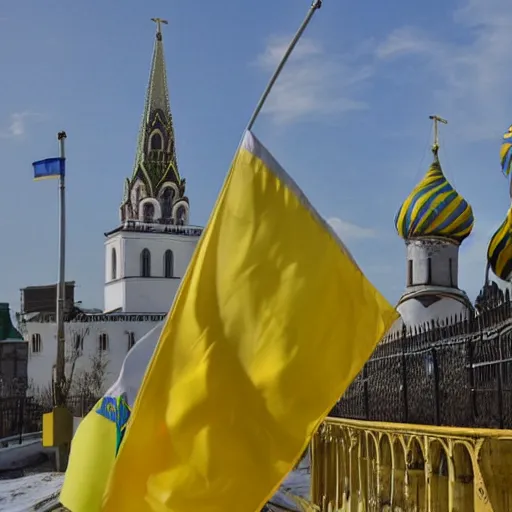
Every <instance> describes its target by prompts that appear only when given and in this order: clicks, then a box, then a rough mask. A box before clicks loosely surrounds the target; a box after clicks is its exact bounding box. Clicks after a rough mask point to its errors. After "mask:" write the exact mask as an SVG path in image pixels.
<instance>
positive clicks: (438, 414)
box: [430, 348, 441, 425]
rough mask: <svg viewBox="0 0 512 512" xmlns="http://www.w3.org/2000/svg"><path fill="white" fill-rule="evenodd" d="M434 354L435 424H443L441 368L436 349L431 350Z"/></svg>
mask: <svg viewBox="0 0 512 512" xmlns="http://www.w3.org/2000/svg"><path fill="white" fill-rule="evenodd" d="M430 353H431V354H432V375H433V380H434V400H435V409H434V412H435V422H436V425H440V424H441V408H440V404H439V366H438V364H437V352H436V349H435V348H431V349H430Z"/></svg>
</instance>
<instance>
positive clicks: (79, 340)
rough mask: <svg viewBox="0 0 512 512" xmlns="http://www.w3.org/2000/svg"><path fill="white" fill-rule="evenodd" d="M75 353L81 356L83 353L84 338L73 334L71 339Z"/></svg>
mask: <svg viewBox="0 0 512 512" xmlns="http://www.w3.org/2000/svg"><path fill="white" fill-rule="evenodd" d="M73 346H74V348H75V352H76V353H78V354H81V353H82V352H83V351H84V337H83V336H82V335H81V334H75V336H74V339H73Z"/></svg>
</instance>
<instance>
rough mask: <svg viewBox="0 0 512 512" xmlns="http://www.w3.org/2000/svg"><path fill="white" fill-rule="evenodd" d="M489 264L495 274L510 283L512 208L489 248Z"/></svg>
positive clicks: (511, 270) (511, 274) (511, 273)
mask: <svg viewBox="0 0 512 512" xmlns="http://www.w3.org/2000/svg"><path fill="white" fill-rule="evenodd" d="M487 262H488V263H489V266H490V267H491V270H492V271H493V272H494V274H495V275H496V276H497V277H499V278H500V279H503V280H504V281H510V280H511V278H512V208H511V209H510V210H509V211H508V213H507V217H506V219H505V220H504V221H503V222H502V223H501V226H500V227H499V228H498V229H497V231H496V233H494V235H493V236H492V238H491V241H490V242H489V247H488V248H487Z"/></svg>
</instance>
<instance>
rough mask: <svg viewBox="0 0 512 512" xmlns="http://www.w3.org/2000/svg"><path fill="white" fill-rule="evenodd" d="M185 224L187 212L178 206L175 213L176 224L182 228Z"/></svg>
mask: <svg viewBox="0 0 512 512" xmlns="http://www.w3.org/2000/svg"><path fill="white" fill-rule="evenodd" d="M186 223H187V210H186V209H185V207H184V206H180V207H179V208H178V210H177V212H176V224H178V225H179V226H183V225H184V224H186Z"/></svg>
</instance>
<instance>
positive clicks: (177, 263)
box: [104, 231, 199, 313]
mask: <svg viewBox="0 0 512 512" xmlns="http://www.w3.org/2000/svg"><path fill="white" fill-rule="evenodd" d="M198 240H199V236H190V235H179V234H175V233H162V232H153V233H152V232H138V231H118V232H116V233H114V234H112V235H111V236H110V237H109V238H108V239H107V240H106V242H105V294H104V298H105V305H104V310H105V311H106V312H108V311H114V310H116V309H120V310H121V311H123V312H128V313H132V312H133V313H166V312H167V311H169V308H170V306H171V303H172V301H173V299H174V296H175V294H176V291H177V289H178V286H179V283H180V281H181V278H182V277H183V275H184V274H185V271H186V269H187V267H188V264H189V262H190V259H191V258H192V254H193V253H194V250H195V247H196V245H197V242H198ZM114 247H115V248H116V253H117V260H118V263H117V278H116V279H115V280H113V279H112V266H111V265H112V256H111V254H112V248H114ZM144 249H148V250H149V252H150V254H151V276H150V277H141V253H142V251H143V250H144ZM168 249H170V250H171V251H172V252H173V256H174V273H173V276H174V277H172V278H165V277H164V275H165V274H164V254H165V252H166V251H167V250H168Z"/></svg>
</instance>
